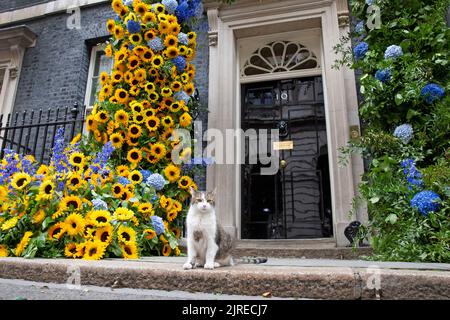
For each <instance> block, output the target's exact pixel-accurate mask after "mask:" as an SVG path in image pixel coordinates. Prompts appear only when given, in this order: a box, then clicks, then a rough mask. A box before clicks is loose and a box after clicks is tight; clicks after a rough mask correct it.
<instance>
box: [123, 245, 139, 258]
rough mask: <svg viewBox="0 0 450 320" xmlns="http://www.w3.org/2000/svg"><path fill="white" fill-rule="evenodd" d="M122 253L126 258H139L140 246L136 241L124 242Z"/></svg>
mask: <svg viewBox="0 0 450 320" xmlns="http://www.w3.org/2000/svg"><path fill="white" fill-rule="evenodd" d="M120 247H121V249H122V255H123V257H124V258H125V259H139V255H138V248H137V245H136V244H135V243H131V244H124V245H121V246H120Z"/></svg>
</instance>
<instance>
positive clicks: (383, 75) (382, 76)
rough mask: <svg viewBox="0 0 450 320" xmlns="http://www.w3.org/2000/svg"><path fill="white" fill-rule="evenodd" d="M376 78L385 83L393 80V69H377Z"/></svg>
mask: <svg viewBox="0 0 450 320" xmlns="http://www.w3.org/2000/svg"><path fill="white" fill-rule="evenodd" d="M375 78H376V79H377V80H379V81H381V82H383V83H385V82H388V81H390V80H391V78H392V76H391V71H390V70H389V69H381V70H377V72H376V73H375Z"/></svg>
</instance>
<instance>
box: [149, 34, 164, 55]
mask: <svg viewBox="0 0 450 320" xmlns="http://www.w3.org/2000/svg"><path fill="white" fill-rule="evenodd" d="M147 45H148V46H149V47H150V49H152V50H153V51H155V52H157V51H162V50H164V48H165V46H164V43H163V42H162V40H161V38H160V37H155V38H154V39H152V40H150V41H148V42H147Z"/></svg>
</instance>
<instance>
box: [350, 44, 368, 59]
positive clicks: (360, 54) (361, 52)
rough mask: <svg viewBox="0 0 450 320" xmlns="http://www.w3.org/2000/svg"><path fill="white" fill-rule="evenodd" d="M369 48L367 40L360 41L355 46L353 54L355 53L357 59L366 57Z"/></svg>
mask: <svg viewBox="0 0 450 320" xmlns="http://www.w3.org/2000/svg"><path fill="white" fill-rule="evenodd" d="M368 50H369V45H368V44H367V43H366V42H360V43H358V45H357V46H356V47H355V48H353V54H354V55H355V58H356V60H359V59H362V58H364V57H365V55H366V53H367V51H368Z"/></svg>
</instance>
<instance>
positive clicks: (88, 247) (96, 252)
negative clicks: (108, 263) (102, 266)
mask: <svg viewBox="0 0 450 320" xmlns="http://www.w3.org/2000/svg"><path fill="white" fill-rule="evenodd" d="M105 251H106V247H105V245H104V244H103V243H102V242H101V241H98V240H94V241H87V242H86V243H85V244H84V255H83V259H84V260H100V259H101V258H103V255H104V254H105Z"/></svg>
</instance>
